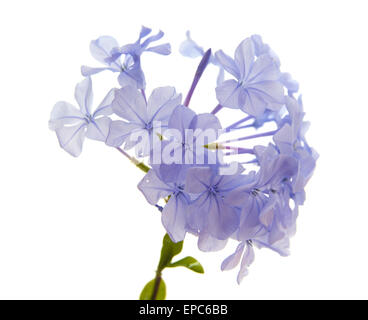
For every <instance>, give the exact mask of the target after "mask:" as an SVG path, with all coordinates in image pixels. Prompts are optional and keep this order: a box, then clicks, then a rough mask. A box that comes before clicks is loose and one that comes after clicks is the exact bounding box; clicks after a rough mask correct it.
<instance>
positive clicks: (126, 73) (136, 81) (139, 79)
mask: <svg viewBox="0 0 368 320" xmlns="http://www.w3.org/2000/svg"><path fill="white" fill-rule="evenodd" d="M118 81H119V84H120V86H122V87H125V86H132V87H135V88H137V89H144V88H145V87H146V80H145V77H144V73H143V71H142V69H141V66H140V63H138V62H135V63H134V64H133V66H131V67H130V68H129V69H125V70H123V71H122V72H121V73H120V74H119V77H118Z"/></svg>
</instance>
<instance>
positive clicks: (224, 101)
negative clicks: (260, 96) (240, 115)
mask: <svg viewBox="0 0 368 320" xmlns="http://www.w3.org/2000/svg"><path fill="white" fill-rule="evenodd" d="M216 97H217V100H218V101H219V102H220V104H221V105H222V106H223V107H226V108H231V109H239V108H240V109H242V108H243V106H244V104H245V101H246V93H245V92H244V89H243V88H242V87H241V86H240V85H239V83H238V82H237V81H235V80H226V81H224V82H223V83H221V84H220V85H219V86H218V87H217V88H216Z"/></svg>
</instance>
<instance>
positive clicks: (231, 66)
mask: <svg viewBox="0 0 368 320" xmlns="http://www.w3.org/2000/svg"><path fill="white" fill-rule="evenodd" d="M215 57H216V59H217V61H218V63H219V64H220V65H221V66H223V68H224V69H225V70H226V71H227V72H229V73H230V74H232V75H233V76H234V77H235V78H236V79H240V72H239V69H238V66H237V65H236V64H235V62H234V60H233V59H232V58H231V57H229V56H228V55H227V54H225V53H224V52H223V51H222V50H219V51H217V52H216V54H215Z"/></svg>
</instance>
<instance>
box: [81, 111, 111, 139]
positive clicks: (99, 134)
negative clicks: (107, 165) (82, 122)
mask: <svg viewBox="0 0 368 320" xmlns="http://www.w3.org/2000/svg"><path fill="white" fill-rule="evenodd" d="M110 123H111V119H110V118H108V117H101V118H98V119H95V120H93V121H92V122H90V123H89V124H88V127H87V132H86V137H87V138H89V139H92V140H97V141H103V142H105V140H106V137H107V134H108V133H109V128H110Z"/></svg>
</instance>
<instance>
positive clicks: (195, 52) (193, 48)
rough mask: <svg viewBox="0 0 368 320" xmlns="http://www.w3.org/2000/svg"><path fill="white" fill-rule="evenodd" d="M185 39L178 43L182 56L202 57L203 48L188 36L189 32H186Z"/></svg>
mask: <svg viewBox="0 0 368 320" xmlns="http://www.w3.org/2000/svg"><path fill="white" fill-rule="evenodd" d="M186 36H187V39H186V40H185V41H183V42H182V43H181V44H180V48H179V52H180V53H181V54H182V55H183V56H184V57H189V58H197V57H202V56H203V54H204V50H203V48H202V47H200V46H199V45H198V44H197V43H196V42H195V41H193V40H192V38H191V37H190V32H189V31H187V33H186Z"/></svg>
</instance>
